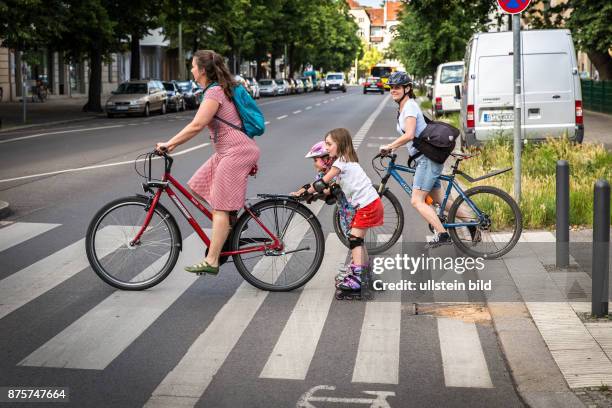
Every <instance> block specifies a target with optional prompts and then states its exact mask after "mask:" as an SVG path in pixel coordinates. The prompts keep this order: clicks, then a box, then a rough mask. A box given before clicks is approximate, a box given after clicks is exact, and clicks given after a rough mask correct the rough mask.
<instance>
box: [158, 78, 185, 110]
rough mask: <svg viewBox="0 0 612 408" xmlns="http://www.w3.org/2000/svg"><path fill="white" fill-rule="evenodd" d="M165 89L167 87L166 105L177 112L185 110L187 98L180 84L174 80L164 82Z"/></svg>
mask: <svg viewBox="0 0 612 408" xmlns="http://www.w3.org/2000/svg"><path fill="white" fill-rule="evenodd" d="M162 84H163V85H164V89H166V94H167V97H166V105H167V108H168V109H171V110H174V111H175V112H178V111H184V110H185V100H184V99H183V94H182V93H181V91H180V89H179V88H178V86H176V83H174V82H162Z"/></svg>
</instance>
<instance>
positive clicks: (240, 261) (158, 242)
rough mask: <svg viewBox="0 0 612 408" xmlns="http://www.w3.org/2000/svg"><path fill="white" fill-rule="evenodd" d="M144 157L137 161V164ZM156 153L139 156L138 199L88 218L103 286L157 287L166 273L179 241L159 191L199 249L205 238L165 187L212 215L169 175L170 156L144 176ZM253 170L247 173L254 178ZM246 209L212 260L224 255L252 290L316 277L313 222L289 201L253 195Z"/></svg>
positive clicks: (318, 234) (91, 254)
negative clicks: (158, 172) (156, 173)
mask: <svg viewBox="0 0 612 408" xmlns="http://www.w3.org/2000/svg"><path fill="white" fill-rule="evenodd" d="M142 156H144V157H145V158H144V160H139V159H140V158H141V157H142ZM155 156H159V155H158V153H156V152H151V153H146V154H145V155H141V156H139V158H138V159H137V160H136V162H135V166H134V167H135V168H136V163H138V162H139V161H142V163H143V172H142V173H141V172H140V171H139V170H138V169H136V172H137V173H138V174H139V175H140V176H142V177H143V178H144V179H145V182H143V183H142V188H143V190H144V193H145V194H136V195H135V196H131V197H124V198H119V199H117V200H114V201H112V202H110V203H108V204H106V205H105V206H104V207H102V208H101V209H100V210H99V211H98V212H97V213H96V215H95V216H94V217H93V219H92V220H91V223H90V224H89V228H88V229H87V236H86V251H87V258H88V259H89V263H90V264H91V267H92V269H93V270H94V272H95V273H96V274H97V275H98V276H99V277H100V278H101V279H102V280H103V281H104V282H106V283H108V284H109V285H111V286H114V287H116V288H119V289H123V290H143V289H147V288H150V287H152V286H155V285H157V284H158V283H160V282H161V281H163V280H164V279H165V278H166V277H167V276H168V275H169V274H170V272H171V271H172V269H173V268H174V266H175V265H176V262H177V260H178V257H179V252H180V251H181V249H182V236H181V231H180V229H179V227H178V224H177V222H176V220H175V219H174V216H173V215H172V214H171V213H170V212H169V211H168V210H167V209H166V208H165V207H164V206H163V205H162V204H161V203H160V198H161V196H162V194H164V193H166V194H167V195H168V197H169V198H170V200H171V201H172V202H173V203H174V204H175V205H176V207H177V208H178V210H179V211H180V213H181V214H182V215H183V216H184V217H185V218H186V220H187V222H189V224H190V225H191V227H192V228H193V229H194V230H195V232H196V233H197V234H198V236H199V237H200V238H201V240H202V241H203V242H204V244H205V245H206V247H207V249H206V251H208V246H209V245H210V240H209V238H208V236H207V235H206V233H205V232H204V230H203V229H202V227H200V225H199V224H198V222H197V221H196V220H195V219H194V217H193V216H192V215H191V214H190V212H189V210H187V208H186V207H185V205H183V203H182V201H181V200H180V199H179V197H178V196H177V195H176V193H175V192H174V190H173V189H172V188H171V186H172V187H175V188H176V189H177V190H178V191H180V192H181V193H182V194H183V196H184V197H186V198H187V199H188V200H189V201H190V202H191V203H192V204H193V205H195V206H196V207H197V209H198V210H200V211H201V212H202V213H203V214H204V215H205V216H206V217H207V218H208V219H210V220H212V213H211V212H210V211H209V210H208V209H207V208H206V207H205V206H204V205H202V203H200V202H199V201H198V200H197V199H196V198H194V197H193V195H191V194H190V193H189V191H187V189H185V187H183V186H182V185H181V184H180V183H179V182H178V181H177V180H176V179H175V178H174V177H172V175H171V169H172V163H173V158H172V157H171V156H169V155H168V154H166V153H162V154H161V157H162V158H163V160H164V175H163V177H162V179H152V178H151V162H152V160H153V159H154V157H155ZM254 173H255V171H254V172H253V173H252V175H254ZM258 197H259V198H260V199H261V200H260V201H258V202H256V203H254V204H253V205H250V204H247V205H245V206H244V209H243V211H242V212H241V214H240V215H239V216H237V220H236V221H235V223H233V226H232V231H231V232H230V235H229V237H228V239H227V241H226V243H225V246H224V248H223V252H222V253H221V258H220V263H221V264H223V263H225V262H226V261H228V259H229V257H232V259H233V262H234V264H235V265H236V269H237V270H238V272H239V273H240V274H241V275H242V277H243V278H244V279H245V280H246V281H247V282H249V283H250V284H252V285H253V286H255V287H257V288H259V289H262V290H268V291H277V292H278V291H290V290H293V289H296V288H298V287H300V286H302V285H304V284H305V283H306V282H308V281H309V280H310V279H311V278H312V277H313V276H314V275H315V273H316V272H317V270H318V269H319V267H320V266H321V262H322V260H323V254H324V252H325V239H324V236H323V231H322V229H321V224H320V223H319V221H318V220H317V218H316V217H315V215H314V214H313V213H312V211H310V210H309V209H308V208H307V207H306V206H305V205H303V204H302V203H300V202H298V200H297V199H296V198H295V197H292V196H288V195H277V194H258Z"/></svg>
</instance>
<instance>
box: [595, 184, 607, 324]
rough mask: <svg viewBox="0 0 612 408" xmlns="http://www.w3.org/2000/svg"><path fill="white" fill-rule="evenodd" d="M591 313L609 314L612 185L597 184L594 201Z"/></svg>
mask: <svg viewBox="0 0 612 408" xmlns="http://www.w3.org/2000/svg"><path fill="white" fill-rule="evenodd" d="M592 265H593V267H592V276H591V279H592V293H591V313H592V314H593V316H595V317H602V316H604V315H607V314H608V278H609V276H608V275H609V272H610V184H609V183H608V182H607V181H606V180H603V179H600V180H597V181H596V182H595V188H594V201H593V259H592Z"/></svg>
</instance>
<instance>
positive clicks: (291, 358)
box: [259, 233, 347, 380]
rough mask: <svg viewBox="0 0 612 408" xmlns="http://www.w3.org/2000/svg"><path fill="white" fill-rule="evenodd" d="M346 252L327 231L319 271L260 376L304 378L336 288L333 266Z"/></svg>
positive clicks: (307, 286) (286, 325) (304, 292)
mask: <svg viewBox="0 0 612 408" xmlns="http://www.w3.org/2000/svg"><path fill="white" fill-rule="evenodd" d="M346 253H347V248H346V247H345V246H344V245H343V244H342V242H340V240H339V239H338V237H337V236H336V234H333V233H332V234H329V235H328V236H327V241H326V243H325V259H324V260H323V263H322V264H321V267H320V268H319V272H317V274H316V275H315V276H314V278H312V280H311V281H310V282H308V284H307V285H306V286H305V287H304V289H303V290H302V293H301V294H300V298H299V300H298V302H297V304H296V305H295V307H294V308H293V312H292V313H291V316H290V317H289V320H287V323H286V324H285V328H284V329H283V332H282V333H281V335H280V337H279V339H278V341H277V342H276V345H275V346H274V350H273V351H272V353H271V354H270V356H269V357H268V361H267V363H266V365H265V367H264V368H263V370H262V372H261V374H260V375H259V377H260V378H282V379H291V380H303V379H305V378H306V374H307V373H308V368H309V367H310V363H311V361H312V358H313V356H314V353H315V350H316V348H317V344H318V343H319V338H320V337H321V332H322V331H323V325H324V324H325V319H326V318H327V315H328V314H329V307H330V305H331V303H332V300H333V299H334V292H335V289H336V288H335V287H334V285H332V282H333V281H334V275H335V273H336V268H335V266H336V264H337V263H338V262H342V261H344V260H345V259H346Z"/></svg>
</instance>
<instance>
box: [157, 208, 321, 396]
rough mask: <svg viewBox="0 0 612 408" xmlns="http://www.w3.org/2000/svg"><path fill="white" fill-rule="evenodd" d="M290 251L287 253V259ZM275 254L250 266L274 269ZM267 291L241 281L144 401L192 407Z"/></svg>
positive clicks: (291, 237)
mask: <svg viewBox="0 0 612 408" xmlns="http://www.w3.org/2000/svg"><path fill="white" fill-rule="evenodd" d="M322 205H323V203H322V202H320V201H318V202H317V203H316V204H315V205H313V206H312V207H314V208H312V207H311V209H312V210H313V213H314V214H315V215H316V214H317V213H318V212H319V211H320V210H321V207H322ZM307 226H308V224H306V223H300V222H299V221H298V222H297V225H296V226H295V227H294V226H293V224H291V225H290V226H289V228H288V230H287V231H288V232H287V234H288V235H286V236H285V240H284V241H285V243H287V246H288V247H291V246H293V245H297V244H299V242H300V241H301V240H302V238H303V237H304V235H305V234H306V228H307ZM291 257H292V254H289V255H287V262H289V260H290V259H291ZM276 260H277V258H276V257H273V256H272V257H264V258H262V259H261V260H260V261H259V262H257V264H256V265H255V267H254V269H253V274H254V275H255V276H257V277H259V278H260V279H261V278H262V277H263V276H265V275H266V273H270V270H272V269H274V266H275V262H276ZM267 296H268V292H266V291H261V290H259V289H256V288H255V287H253V286H251V285H250V284H248V283H247V282H244V283H242V284H241V285H240V286H239V287H238V289H237V290H236V292H235V293H234V295H233V296H232V297H231V298H230V299H229V300H228V302H227V303H226V304H224V305H223V307H222V308H221V310H219V312H218V313H217V314H216V315H215V317H214V319H213V321H212V322H211V323H210V324H209V325H208V327H206V330H204V332H203V333H202V334H201V335H200V336H199V337H198V338H197V339H196V340H195V342H194V343H193V344H192V345H191V347H190V348H189V350H187V353H186V354H185V355H184V356H183V358H182V359H181V361H179V363H178V364H177V366H176V367H175V368H174V369H173V370H172V371H170V372H169V373H168V375H166V377H165V378H164V379H163V380H162V382H161V383H160V384H159V385H158V386H157V388H156V389H155V390H154V391H153V394H152V395H151V398H149V400H148V401H147V403H146V404H145V407H146V408H152V407H161V408H166V407H193V406H195V405H196V403H197V402H198V400H199V399H200V397H201V396H202V394H204V392H205V391H206V389H207V388H208V386H209V385H210V383H211V381H212V379H213V377H214V376H215V374H216V373H217V371H219V369H220V368H221V366H222V365H223V362H224V361H225V359H226V358H227V356H228V355H229V353H230V352H231V351H232V349H233V348H234V346H235V345H236V343H237V342H238V339H240V336H242V333H243V332H244V330H245V329H246V328H247V326H248V325H249V323H250V322H251V320H252V319H253V316H255V313H257V311H258V310H259V308H260V307H261V305H262V304H263V302H264V300H265V299H266V297H267Z"/></svg>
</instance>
